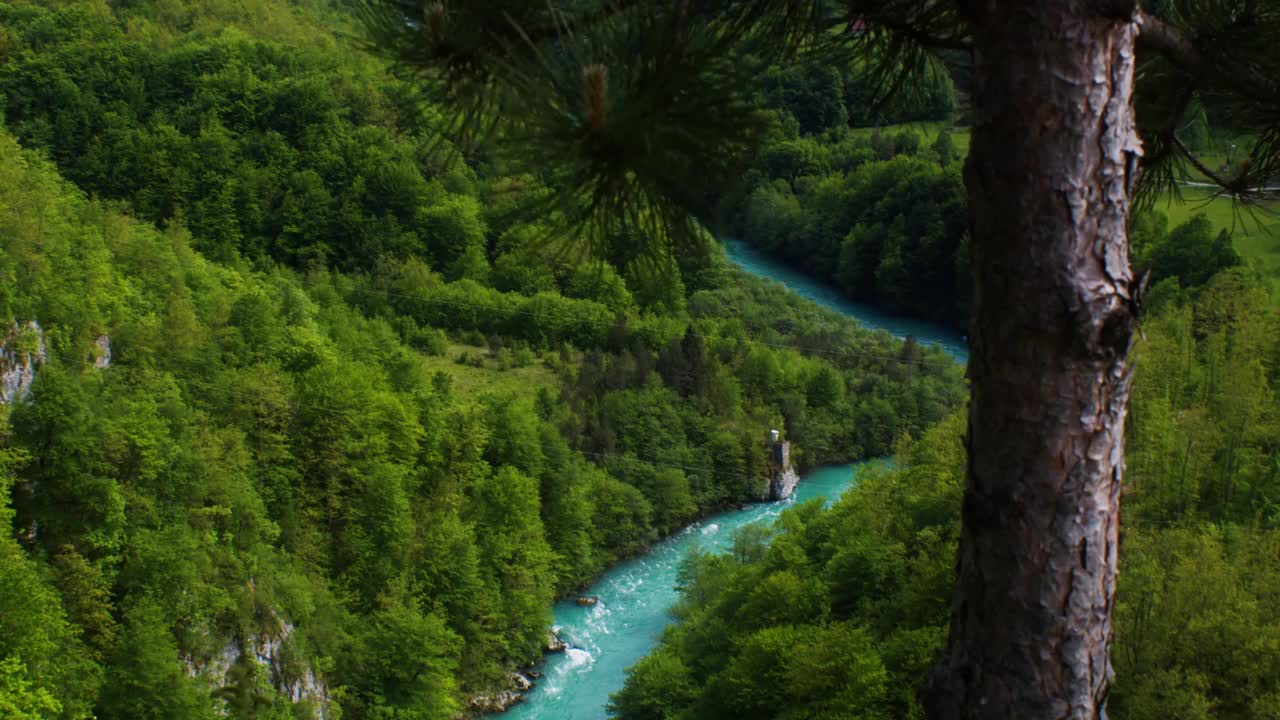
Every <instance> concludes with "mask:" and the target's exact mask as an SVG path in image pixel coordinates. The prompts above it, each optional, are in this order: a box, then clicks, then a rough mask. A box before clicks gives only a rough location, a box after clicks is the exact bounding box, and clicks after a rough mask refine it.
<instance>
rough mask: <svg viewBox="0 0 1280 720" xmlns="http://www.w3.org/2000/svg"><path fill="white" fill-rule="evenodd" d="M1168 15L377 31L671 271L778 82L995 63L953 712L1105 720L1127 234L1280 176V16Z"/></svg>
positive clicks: (490, 5)
mask: <svg viewBox="0 0 1280 720" xmlns="http://www.w3.org/2000/svg"><path fill="white" fill-rule="evenodd" d="M1151 4H1152V5H1153V6H1155V5H1158V7H1151V8H1144V7H1142V6H1140V4H1139V2H1138V0H1041V1H1040V2H1036V3H1026V2H1014V1H1013V0H843V1H842V2H835V3H831V2H824V1H822V0H699V1H697V2H690V1H688V0H681V1H679V2H674V3H672V2H663V1H662V0H615V1H614V2H610V3H599V2H589V1H584V2H573V3H571V2H563V3H551V4H550V5H548V4H546V3H544V2H542V1H541V0H537V1H534V0H527V1H525V0H509V1H507V2H501V1H498V0H474V1H471V2H467V3H461V2H457V3H449V4H445V3H442V2H428V3H427V4H426V5H425V6H421V5H418V4H417V3H416V2H411V1H410V0H364V4H363V6H362V7H363V9H364V10H365V18H366V20H367V21H368V26H369V29H370V30H371V37H372V38H373V41H374V43H375V44H376V45H377V46H378V47H380V48H382V49H383V50H384V51H385V52H387V53H388V54H389V55H390V56H391V57H393V58H395V59H396V60H397V61H399V62H400V63H401V64H402V65H403V66H404V67H405V68H407V69H411V70H415V71H418V72H420V73H421V76H422V77H423V78H424V79H425V80H426V83H425V86H426V87H428V88H430V89H432V90H434V91H436V92H438V93H439V94H440V95H442V96H443V97H446V98H449V99H452V100H454V101H455V102H457V103H459V104H460V107H461V108H462V109H463V111H462V112H460V113H459V117H460V123H459V125H458V128H457V129H458V134H459V136H461V137H464V138H466V137H473V136H474V135H473V131H476V130H486V129H487V130H492V131H493V132H492V133H491V134H489V135H488V137H490V138H492V139H494V140H495V141H497V144H496V145H494V146H493V147H494V148H496V152H504V151H505V154H506V155H507V156H508V160H509V161H510V162H512V163H513V165H514V166H516V167H524V168H528V169H530V170H533V169H535V168H536V169H537V170H539V171H542V172H543V173H544V174H546V175H550V176H552V179H553V180H554V181H555V182H556V183H557V184H558V187H559V188H560V192H559V193H558V195H557V196H556V198H555V205H554V206H553V207H554V209H555V210H556V211H557V212H558V213H559V217H561V218H563V219H564V220H565V222H566V223H567V224H568V225H569V227H571V228H572V229H575V230H577V231H578V232H577V233H569V234H570V235H573V236H581V237H586V238H588V239H591V238H596V237H599V236H601V235H602V234H604V233H605V231H606V230H607V229H608V228H609V227H611V226H613V225H615V224H617V223H631V224H636V225H643V226H645V227H646V228H647V229H648V230H649V231H650V232H649V236H650V237H651V238H652V239H653V240H654V242H653V245H652V247H651V248H650V250H651V251H652V252H653V253H654V254H655V255H658V256H662V255H663V254H665V253H667V252H670V251H672V250H673V249H674V250H675V251H677V252H678V251H679V250H680V248H681V246H682V241H685V240H687V238H689V237H691V236H692V235H693V232H692V228H693V227H694V223H693V222H691V218H692V217H697V216H700V215H701V216H704V217H705V214H706V213H708V212H709V207H708V206H707V203H706V200H707V198H708V196H709V194H710V193H709V191H710V190H712V189H714V188H715V184H716V183H717V182H718V181H720V180H723V179H725V178H726V177H728V176H730V175H732V174H733V172H734V171H735V170H736V168H738V167H740V163H741V161H742V158H743V157H744V155H745V154H746V153H749V152H750V151H751V149H752V148H753V147H755V142H756V140H757V138H758V137H759V133H758V130H759V126H758V124H757V123H756V122H755V119H756V118H757V117H758V116H757V114H755V113H754V110H755V109H756V108H755V107H754V106H753V105H752V98H753V95H752V93H751V89H752V87H753V83H752V79H753V76H754V74H755V73H756V72H757V71H758V69H759V66H758V65H757V63H766V64H767V63H773V62H781V61H789V62H845V61H847V60H848V59H849V58H850V57H852V56H855V55H858V56H861V57H862V59H863V62H862V63H861V64H862V65H863V66H865V67H866V68H868V72H869V73H870V79H871V80H872V82H873V83H874V84H876V85H877V86H878V87H879V88H880V89H881V90H882V91H884V92H883V93H882V94H889V93H891V92H893V91H896V90H898V89H901V88H904V87H909V86H910V85H911V81H913V80H919V79H921V78H923V77H925V76H927V75H928V74H929V73H933V72H939V71H940V68H941V65H940V60H939V58H940V57H941V56H943V55H946V56H948V57H951V58H957V57H962V58H966V59H967V61H968V62H971V63H972V66H973V67H972V69H973V77H974V87H973V101H974V102H973V107H974V126H973V137H972V149H971V153H970V157H969V160H968V163H967V166H966V173H965V177H966V184H967V187H968V196H969V206H970V212H971V226H972V232H971V235H972V253H973V265H972V267H973V273H974V279H975V298H974V305H973V314H972V318H971V332H970V338H971V344H972V352H971V356H970V357H971V360H970V364H969V378H970V383H971V388H972V401H971V403H970V408H969V427H968V437H967V443H968V450H969V464H968V477H967V482H966V500H965V506H964V530H963V537H962V541H961V546H960V555H959V559H958V562H957V572H958V576H959V577H958V583H957V587H956V592H955V599H954V605H953V617H952V622H951V631H950V639H949V642H948V645H947V648H946V650H945V651H944V653H943V657H942V658H941V660H940V661H939V663H938V665H937V667H936V669H935V672H934V676H933V678H932V680H931V684H930V685H931V689H930V703H929V705H930V712H931V714H932V715H933V717H935V718H939V719H942V718H947V719H950V718H1097V717H1102V716H1103V715H1104V714H1105V704H1106V699H1107V694H1108V691H1109V687H1110V682H1111V675H1112V670H1111V663H1110V658H1109V655H1110V645H1111V638H1112V627H1111V609H1112V606H1113V600H1114V593H1115V578H1116V558H1117V544H1118V520H1119V514H1118V513H1119V500H1120V484H1121V479H1122V477H1123V473H1124V460H1123V456H1124V419H1125V411H1126V406H1127V401H1128V397H1129V385H1130V379H1131V372H1130V367H1129V365H1128V355H1129V350H1130V345H1131V343H1132V341H1133V336H1134V329H1135V325H1136V322H1137V315H1138V312H1139V309H1140V303H1141V295H1142V285H1143V283H1142V282H1141V281H1137V280H1135V278H1134V275H1133V273H1132V271H1131V269H1130V262H1129V254H1128V240H1127V225H1128V217H1129V211H1130V208H1131V205H1132V203H1133V202H1134V198H1135V196H1136V193H1138V191H1139V190H1140V188H1139V185H1138V182H1139V179H1140V176H1141V175H1142V173H1141V171H1142V170H1143V169H1144V167H1145V169H1146V171H1147V172H1146V187H1147V188H1148V189H1151V190H1153V191H1160V190H1170V189H1175V190H1176V184H1175V183H1176V181H1177V180H1178V179H1179V178H1180V176H1181V175H1182V174H1184V173H1185V172H1186V171H1187V169H1188V168H1189V167H1192V168H1196V169H1198V170H1199V171H1200V172H1201V173H1203V174H1204V175H1206V176H1208V177H1209V178H1211V179H1213V180H1214V181H1216V182H1218V183H1220V184H1221V185H1222V186H1223V188H1224V191H1225V192H1230V193H1232V194H1233V195H1236V196H1239V197H1244V198H1246V199H1247V198H1248V197H1249V196H1251V195H1252V194H1254V193H1255V190H1254V188H1256V187H1257V186H1258V185H1259V184H1261V183H1262V182H1263V181H1265V180H1266V179H1267V178H1269V177H1272V176H1274V175H1275V172H1276V169H1277V167H1280V93H1277V91H1276V82H1275V81H1274V80H1273V79H1272V77H1271V76H1270V75H1269V74H1268V73H1267V72H1266V70H1265V68H1267V67H1274V63H1275V62H1276V60H1278V59H1280V58H1277V54H1280V44H1277V43H1275V42H1274V38H1275V37H1277V36H1280V35H1278V33H1280V3H1278V2H1276V1H1275V0H1164V2H1155V1H1154V0H1153V2H1152V3H1151ZM1140 36H1141V37H1143V38H1145V43H1144V45H1143V47H1142V53H1141V54H1140V53H1139V38H1140ZM1268 38H1270V39H1269V40H1268ZM1139 85H1140V86H1141V87H1142V90H1141V98H1142V108H1143V112H1142V114H1141V115H1139V114H1137V113H1136V112H1135V102H1134V92H1135V87H1136V86H1139ZM1206 94H1213V95H1214V98H1215V102H1218V103H1220V104H1221V105H1222V106H1223V107H1225V108H1227V109H1229V110H1233V111H1234V114H1235V116H1236V118H1237V121H1239V122H1243V123H1246V124H1248V125H1250V126H1252V127H1253V128H1255V129H1257V130H1260V131H1261V132H1260V133H1259V135H1258V137H1259V140H1258V142H1257V143H1256V144H1255V146H1254V147H1253V149H1252V150H1253V151H1252V153H1251V155H1252V158H1251V162H1249V163H1246V164H1242V165H1241V169H1240V171H1239V172H1238V173H1236V174H1235V176H1233V177H1219V175H1217V174H1215V173H1214V172H1213V171H1212V170H1210V169H1209V168H1208V167H1207V166H1205V165H1204V163H1202V162H1200V161H1199V160H1197V159H1196V158H1195V157H1194V156H1193V155H1192V154H1191V152H1190V151H1189V150H1188V148H1187V146H1186V144H1184V143H1182V142H1181V141H1180V140H1179V138H1178V136H1177V132H1178V129H1179V128H1180V127H1182V126H1183V125H1184V123H1183V122H1182V120H1183V118H1185V117H1186V116H1187V115H1188V113H1189V112H1191V111H1192V109H1193V108H1194V107H1195V104H1196V103H1197V102H1199V99H1200V98H1201V97H1203V96H1205V95H1206ZM1139 120H1141V121H1142V122H1141V128H1142V131H1143V132H1142V136H1144V137H1145V138H1146V140H1147V141H1148V145H1149V149H1148V150H1147V151H1146V160H1145V161H1144V160H1143V157H1144V150H1143V142H1142V140H1141V139H1140V134H1139V127H1140V126H1139ZM553 207H552V206H544V207H541V208H536V210H538V211H541V212H548V211H549V210H551V209H553Z"/></svg>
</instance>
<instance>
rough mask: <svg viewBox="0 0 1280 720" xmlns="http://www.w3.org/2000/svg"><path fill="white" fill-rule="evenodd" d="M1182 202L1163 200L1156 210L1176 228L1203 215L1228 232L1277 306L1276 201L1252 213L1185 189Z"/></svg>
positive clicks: (1279, 230) (1279, 242) (1279, 211)
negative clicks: (1254, 266)
mask: <svg viewBox="0 0 1280 720" xmlns="http://www.w3.org/2000/svg"><path fill="white" fill-rule="evenodd" d="M1182 195H1183V197H1182V202H1181V203H1179V202H1177V201H1176V200H1174V199H1173V198H1165V199H1164V200H1162V201H1161V202H1160V203H1159V205H1158V207H1159V208H1160V210H1161V211H1163V212H1164V213H1165V214H1166V215H1168V216H1169V227H1171V228H1172V227H1176V226H1178V225H1179V224H1181V223H1184V222H1186V221H1187V220H1188V219H1190V218H1191V217H1192V216H1194V215H1196V214H1200V213H1203V214H1204V215H1205V216H1206V217H1208V218H1209V222H1211V223H1213V225H1214V227H1215V228H1223V229H1227V230H1231V231H1232V233H1233V234H1232V239H1233V241H1234V243H1235V247H1236V252H1238V253H1240V255H1241V256H1242V257H1243V258H1244V259H1245V262H1250V263H1256V264H1257V266H1258V268H1259V269H1260V270H1261V271H1262V273H1263V274H1264V275H1265V276H1266V277H1267V281H1268V283H1269V284H1270V286H1271V301H1272V302H1273V303H1276V304H1280V202H1270V203H1264V204H1263V205H1262V206H1261V207H1259V208H1256V209H1255V210H1254V211H1253V212H1252V213H1250V212H1249V211H1248V210H1246V209H1244V208H1237V207H1236V206H1235V205H1234V204H1233V203H1232V201H1231V200H1230V199H1228V198H1214V197H1212V191H1210V190H1209V189H1208V188H1186V189H1185V190H1184V191H1183V194H1182Z"/></svg>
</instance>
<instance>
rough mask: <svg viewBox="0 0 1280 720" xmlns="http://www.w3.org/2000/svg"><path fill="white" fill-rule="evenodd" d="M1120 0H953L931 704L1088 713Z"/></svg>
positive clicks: (1122, 180)
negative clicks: (963, 25)
mask: <svg viewBox="0 0 1280 720" xmlns="http://www.w3.org/2000/svg"><path fill="white" fill-rule="evenodd" d="M1134 5H1135V3H1134V2H1133V0H1129V2H1128V3H1127V7H1126V3H1125V2H1117V1H1115V0H1112V1H1109V2H1108V1H1106V0H1092V1H1090V0H1040V1H1039V2H1034V3H1031V2H1015V1H1014V0H970V1H969V2H968V3H966V6H967V11H968V13H969V14H970V20H971V22H972V23H973V30H974V35H973V38H974V49H975V78H976V90H975V93H976V94H975V107H976V113H977V117H976V124H975V126H974V129H973V136H972V137H973V140H972V148H971V153H970V159H969V163H968V166H967V168H966V184H967V186H968V195H969V207H970V211H971V213H972V222H973V226H972V240H973V246H972V247H973V268H974V273H975V280H976V283H975V287H976V297H975V298H974V313H973V318H972V325H971V331H970V343H971V355H970V358H971V359H970V362H969V378H970V382H971V387H972V398H971V400H970V406H969V436H968V444H969V468H968V479H967V489H966V497H965V505H964V513H963V518H964V520H963V533H962V537H961V541H960V554H959V558H958V560H957V572H958V575H959V580H958V585H957V589H956V593H955V598H954V604H953V608H952V621H951V635H950V638H949V641H948V646H947V648H946V650H945V652H944V654H943V656H942V659H941V660H940V661H939V663H938V665H937V667H936V668H935V670H934V674H933V676H932V678H931V681H930V688H929V695H928V698H927V700H928V707H929V712H930V714H931V716H932V718H934V720H958V719H960V718H965V719H977V718H984V719H989V718H1007V719H1014V718H1016V719H1017V720H1039V719H1042V718H1043V719H1047V718H1072V719H1077V718H1078V719H1084V718H1089V719H1092V718H1102V717H1105V706H1106V700H1107V693H1108V691H1109V688H1110V684H1111V678H1112V668H1111V662H1110V649H1111V639H1112V626H1111V611H1112V604H1113V600H1114V596H1115V580H1116V552H1117V542H1118V536H1117V527H1118V521H1119V501H1120V481H1121V476H1122V474H1123V471H1124V435H1123V433H1124V416H1125V408H1126V405H1127V402H1128V397H1129V385H1130V379H1131V375H1130V372H1129V368H1128V365H1127V362H1126V356H1127V354H1128V350H1129V344H1130V341H1131V337H1132V334H1133V331H1134V303H1133V302H1132V300H1131V292H1132V285H1133V280H1132V276H1131V273H1130V268H1129V256H1128V239H1127V217H1128V213H1129V199H1130V192H1131V190H1132V186H1133V183H1134V182H1135V180H1136V177H1135V175H1136V168H1137V164H1138V159H1139V156H1140V154H1141V149H1140V147H1141V146H1140V142H1139V140H1138V136H1137V133H1136V130H1135V126H1134V118H1133V106H1132V90H1133V75H1134V41H1135V37H1136V35H1137V32H1138V29H1139V27H1138V23H1137V22H1136V21H1135V20H1134V13H1135V12H1136V7H1134Z"/></svg>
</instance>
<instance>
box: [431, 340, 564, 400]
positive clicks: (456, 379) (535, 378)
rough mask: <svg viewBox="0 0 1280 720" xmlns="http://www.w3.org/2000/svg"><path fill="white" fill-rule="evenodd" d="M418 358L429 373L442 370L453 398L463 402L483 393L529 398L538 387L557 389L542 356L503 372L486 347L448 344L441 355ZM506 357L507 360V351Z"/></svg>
mask: <svg viewBox="0 0 1280 720" xmlns="http://www.w3.org/2000/svg"><path fill="white" fill-rule="evenodd" d="M420 357H421V358H422V361H423V364H424V365H425V366H426V368H427V369H428V371H430V372H432V373H434V372H436V371H438V370H443V371H444V372H445V373H447V374H448V375H449V376H450V377H452V378H453V391H454V394H455V396H456V397H459V398H463V399H464V400H476V399H479V398H480V397H481V396H482V395H484V394H485V393H491V394H494V395H528V396H530V397H532V396H534V395H536V394H537V392H538V389H539V388H544V387H547V388H551V389H553V390H558V389H559V387H560V379H559V378H558V377H556V374H555V373H554V372H552V371H551V369H550V368H548V367H547V366H546V364H545V363H543V361H542V357H541V356H535V359H534V361H533V362H532V363H531V364H529V365H527V366H525V367H514V366H511V367H506V368H505V369H504V368H503V362H502V359H501V358H495V357H491V356H490V353H489V348H486V347H480V346H478V345H463V344H460V343H455V344H451V345H449V349H448V350H447V351H445V353H444V355H422V356H420ZM460 357H467V358H470V359H471V361H472V362H474V363H477V364H479V365H480V366H479V367H477V366H476V365H474V364H471V363H461V362H458V358H460ZM506 357H507V358H508V360H509V359H510V357H511V354H510V351H508V352H507V354H506Z"/></svg>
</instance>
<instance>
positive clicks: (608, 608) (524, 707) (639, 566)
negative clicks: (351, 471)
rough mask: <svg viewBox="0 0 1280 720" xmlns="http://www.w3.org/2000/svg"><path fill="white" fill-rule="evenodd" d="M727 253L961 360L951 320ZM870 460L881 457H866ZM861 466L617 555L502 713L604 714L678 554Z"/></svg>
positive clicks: (571, 718)
mask: <svg viewBox="0 0 1280 720" xmlns="http://www.w3.org/2000/svg"><path fill="white" fill-rule="evenodd" d="M725 251H726V254H727V256H728V257H729V259H730V260H731V261H733V262H734V263H735V264H736V265H737V266H738V267H740V268H742V269H744V270H746V271H747V272H750V273H753V274H756V275H760V276H762V277H765V278H769V279H772V280H775V281H777V282H781V283H782V284H783V285H785V286H786V287H787V288H788V289H790V290H791V291H792V292H795V293H797V294H799V295H801V296H803V297H806V298H808V299H810V300H813V301H814V302H817V303H819V304H821V305H823V306H825V307H828V308H831V309H834V310H837V311H839V312H841V313H843V314H845V315H848V316H850V317H853V318H854V319H856V320H858V321H859V322H860V323H862V324H863V325H864V326H866V327H869V328H879V329H883V330H886V331H888V332H891V333H893V334H894V335H897V336H900V337H901V336H906V335H914V336H915V337H916V339H917V340H919V341H920V342H921V343H925V344H936V345H939V346H940V347H942V348H943V349H944V350H946V351H947V352H948V354H950V355H951V356H953V357H955V358H956V359H957V361H958V362H964V361H965V359H966V358H967V352H966V349H965V345H964V341H963V339H962V338H960V337H959V336H957V335H956V334H955V333H954V332H952V331H951V330H950V329H948V328H943V327H940V326H937V325H933V324H930V323H925V322H920V321H915V320H911V319H907V318H901V317H894V316H890V315H886V314H884V313H882V312H879V311H877V310H876V309H875V308H874V307H871V306H868V305H864V304H859V303H854V302H851V301H849V300H848V299H846V298H845V297H844V296H843V295H841V294H840V293H839V291H837V290H835V289H833V288H830V287H827V286H824V285H822V284H821V283H818V282H815V281H813V280H811V279H809V278H807V277H805V276H804V275H803V274H801V273H799V272H797V271H795V270H792V269H790V268H788V267H786V266H784V265H782V264H781V263H779V262H777V261H775V260H772V259H770V258H768V257H767V256H765V255H764V254H762V253H760V252H759V251H757V250H755V249H754V248H752V247H750V246H749V245H747V244H746V243H744V242H741V241H737V240H726V241H725ZM868 462H872V463H874V462H882V461H877V460H871V461H868ZM857 467H858V465H837V466H829V467H822V468H817V469H814V470H810V471H809V472H807V473H805V474H804V475H803V477H802V479H801V482H800V484H799V486H798V487H797V488H796V491H795V494H794V495H793V496H792V497H791V498H790V499H788V500H784V501H780V502H771V503H760V504H755V505H751V506H749V507H747V508H746V509H743V510H736V511H731V512H725V513H721V514H718V515H714V516H712V517H709V518H706V519H705V520H703V521H701V522H698V523H695V524H693V525H691V526H689V527H687V528H685V529H684V530H682V531H681V532H679V533H676V534H675V535H673V536H671V537H669V538H667V539H665V540H663V541H662V542H660V543H658V544H656V545H655V546H654V547H653V548H652V549H651V550H650V551H649V552H647V553H645V554H644V555H641V556H639V557H635V558H632V559H631V560H628V561H626V562H623V563H620V564H618V565H617V566H615V567H613V568H612V569H610V570H609V571H608V572H606V573H605V574H604V575H602V576H601V577H600V578H599V579H598V580H597V581H596V583H595V584H594V585H593V586H592V587H591V588H590V589H589V590H588V591H587V592H586V593H584V594H585V595H588V596H591V597H594V598H597V599H598V602H596V603H595V604H594V605H590V606H582V605H579V604H578V603H576V602H575V601H574V600H573V599H569V600H567V601H565V602H561V603H559V604H558V605H556V607H555V609H554V616H555V628H556V630H557V632H558V634H559V636H560V638H561V639H562V640H563V641H564V642H565V643H567V644H568V646H569V648H568V649H567V650H566V651H564V652H562V653H557V654H552V655H548V656H547V658H546V660H545V662H544V663H543V664H542V665H541V666H540V667H539V668H538V671H539V672H540V673H542V677H541V678H539V679H538V680H537V684H536V686H535V687H534V688H533V690H531V691H530V692H529V693H528V694H527V695H525V697H524V701H523V702H522V703H520V704H518V705H516V706H514V707H512V708H511V709H510V710H508V711H507V712H505V713H503V714H502V715H501V717H502V718H503V720H601V718H604V717H605V716H606V714H607V713H606V710H605V706H606V704H607V703H608V701H609V694H610V693H612V692H616V691H617V690H618V689H620V688H621V687H622V685H623V683H624V681H625V679H626V669H627V668H628V667H630V666H631V665H633V664H634V663H635V662H636V661H638V660H639V659H640V658H641V657H643V656H644V655H645V653H647V652H648V651H649V649H650V648H651V647H652V646H653V645H654V643H655V642H656V641H657V640H658V639H659V638H660V637H661V635H662V630H663V628H664V627H666V625H667V624H668V623H669V622H671V618H670V616H669V615H668V610H669V609H670V608H671V606H672V605H673V604H674V603H675V602H676V600H677V598H678V593H677V590H676V583H677V574H678V572H679V567H680V562H681V560H682V559H683V558H684V557H685V556H686V555H687V554H688V553H689V552H690V551H691V550H694V549H701V550H703V551H708V552H717V553H718V552H724V551H726V550H728V549H729V548H730V547H731V545H732V542H733V536H734V533H735V532H736V531H737V530H738V529H739V528H741V527H743V526H745V525H750V524H752V523H758V522H772V520H773V519H774V518H776V517H777V516H778V514H779V513H781V512H782V511H783V509H785V508H786V507H787V506H788V505H789V504H791V503H798V502H805V501H807V500H811V499H813V498H826V500H827V501H828V502H831V501H833V500H835V499H836V498H838V497H839V496H840V494H841V493H842V492H844V491H845V490H846V489H847V488H848V487H849V486H850V485H851V484H852V482H853V479H854V472H855V470H856V468H857Z"/></svg>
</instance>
